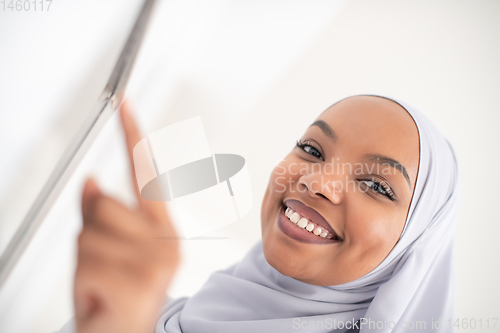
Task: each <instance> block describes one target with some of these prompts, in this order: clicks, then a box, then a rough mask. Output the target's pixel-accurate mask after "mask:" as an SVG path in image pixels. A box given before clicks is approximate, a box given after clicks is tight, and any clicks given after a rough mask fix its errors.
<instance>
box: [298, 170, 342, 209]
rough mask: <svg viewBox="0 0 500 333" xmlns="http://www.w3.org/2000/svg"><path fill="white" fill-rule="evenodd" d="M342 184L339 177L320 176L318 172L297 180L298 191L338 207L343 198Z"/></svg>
mask: <svg viewBox="0 0 500 333" xmlns="http://www.w3.org/2000/svg"><path fill="white" fill-rule="evenodd" d="M343 185H344V184H343V183H342V182H341V181H340V180H339V177H335V176H330V175H328V176H327V175H322V174H321V173H319V172H315V173H310V174H304V175H302V176H301V177H300V178H299V181H298V185H297V187H298V191H299V192H301V193H307V194H308V195H309V196H311V197H312V198H315V199H317V198H318V197H321V198H324V199H327V200H329V201H331V202H332V203H334V204H336V205H338V204H340V203H341V202H342V199H343V196H344V186H343Z"/></svg>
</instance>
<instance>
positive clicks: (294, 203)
mask: <svg viewBox="0 0 500 333" xmlns="http://www.w3.org/2000/svg"><path fill="white" fill-rule="evenodd" d="M283 204H284V205H285V209H286V207H290V208H291V209H292V210H293V211H294V212H297V213H298V214H299V215H300V216H301V217H304V218H306V219H307V220H308V221H310V222H313V223H314V224H316V225H318V226H320V227H321V228H323V229H325V230H328V231H329V232H330V233H331V234H332V235H333V238H334V239H338V240H340V239H341V238H340V236H339V235H338V234H337V233H336V232H335V230H333V228H332V226H331V225H330V224H329V223H328V222H327V221H326V220H325V218H324V217H323V216H322V215H321V214H320V213H318V212H317V211H316V210H315V209H314V208H312V207H309V206H306V205H305V204H304V203H302V202H301V201H298V200H295V199H287V200H285V201H284V202H283Z"/></svg>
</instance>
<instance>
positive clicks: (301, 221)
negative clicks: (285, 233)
mask: <svg viewBox="0 0 500 333" xmlns="http://www.w3.org/2000/svg"><path fill="white" fill-rule="evenodd" d="M297 225H298V226H299V227H301V228H302V229H304V228H305V227H306V225H307V219H304V218H302V219H300V221H299V223H297Z"/></svg>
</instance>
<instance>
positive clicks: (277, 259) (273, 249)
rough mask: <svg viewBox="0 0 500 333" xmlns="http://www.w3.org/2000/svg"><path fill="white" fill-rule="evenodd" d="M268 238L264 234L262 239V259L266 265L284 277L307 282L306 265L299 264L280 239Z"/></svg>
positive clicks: (291, 251) (297, 259)
mask: <svg viewBox="0 0 500 333" xmlns="http://www.w3.org/2000/svg"><path fill="white" fill-rule="evenodd" d="M268 231H270V230H268ZM266 236H267V237H266ZM270 236H271V235H269V234H266V235H265V236H264V237H263V239H262V246H263V251H264V257H265V258H266V261H267V262H268V264H269V265H271V266H272V267H273V268H274V269H276V270H277V271H278V272H280V273H281V274H283V275H285V276H289V277H292V278H294V279H297V280H300V281H303V282H306V280H309V279H308V278H307V273H308V271H309V270H308V267H306V266H307V265H305V266H304V265H302V264H301V262H302V260H301V259H299V258H296V257H295V256H294V255H293V254H292V253H293V250H292V249H290V248H289V247H288V246H287V245H286V244H285V242H284V240H282V239H279V238H280V237H276V235H273V236H274V237H270ZM271 238H272V239H271Z"/></svg>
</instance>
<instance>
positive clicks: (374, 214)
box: [348, 204, 404, 259]
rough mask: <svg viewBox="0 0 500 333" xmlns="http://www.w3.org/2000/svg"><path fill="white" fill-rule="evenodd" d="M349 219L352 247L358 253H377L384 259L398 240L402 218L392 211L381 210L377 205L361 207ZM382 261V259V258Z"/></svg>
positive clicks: (402, 222)
mask: <svg viewBox="0 0 500 333" xmlns="http://www.w3.org/2000/svg"><path fill="white" fill-rule="evenodd" d="M355 211H356V212H357V214H356V215H355V216H353V217H352V218H350V219H349V221H350V223H349V227H348V228H349V231H348V232H349V234H350V235H351V240H352V245H353V246H355V247H356V248H358V249H359V251H356V252H359V253H365V254H366V253H367V252H371V253H372V254H374V253H379V254H380V256H383V257H385V256H386V255H387V254H388V252H389V251H390V250H391V249H392V247H393V246H394V244H396V242H397V241H398V239H399V236H400V234H401V230H402V227H403V224H404V217H401V216H399V215H400V214H397V212H395V211H394V209H381V208H380V207H379V206H378V205H366V204H365V205H363V207H362V208H361V207H358V209H356V210H355ZM382 259H383V258H382Z"/></svg>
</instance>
